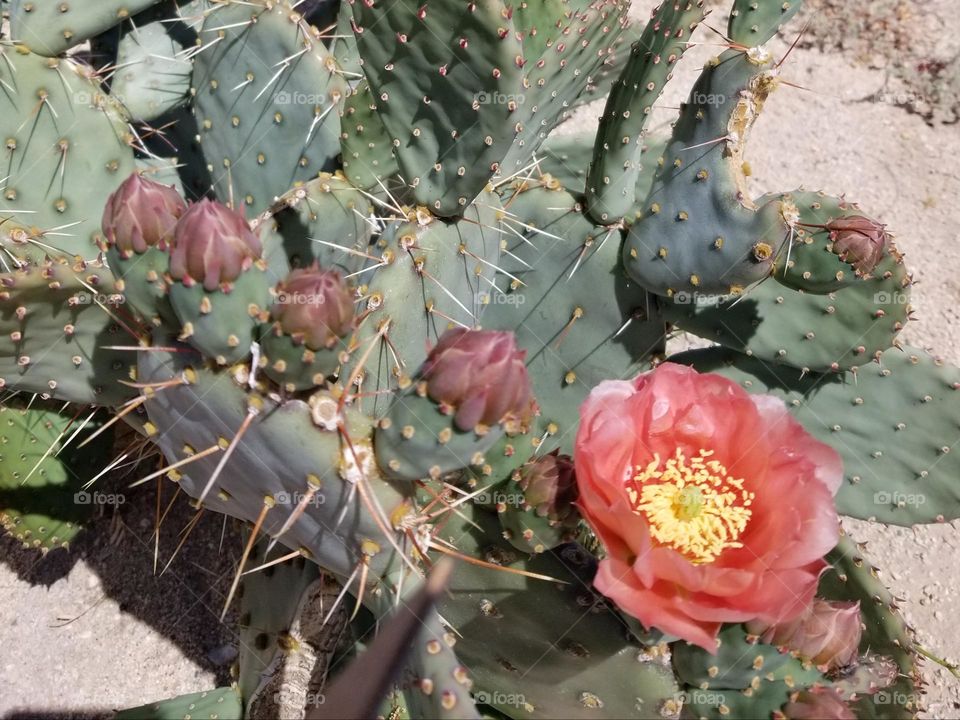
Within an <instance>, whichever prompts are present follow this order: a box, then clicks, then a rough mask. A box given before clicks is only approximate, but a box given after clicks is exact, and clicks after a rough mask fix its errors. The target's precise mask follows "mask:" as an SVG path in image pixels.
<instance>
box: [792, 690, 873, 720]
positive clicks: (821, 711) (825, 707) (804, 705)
mask: <svg viewBox="0 0 960 720" xmlns="http://www.w3.org/2000/svg"><path fill="white" fill-rule="evenodd" d="M780 713H781V715H780V717H785V718H789V720H857V716H856V715H854V714H853V710H851V709H850V706H849V705H847V704H846V703H845V702H844V701H843V698H842V697H840V693H838V692H837V691H836V690H834V689H833V688H825V687H815V688H812V689H811V690H804V691H802V692H800V693H798V694H797V696H796V697H795V698H794V699H793V700H792V701H790V702H789V703H787V704H786V705H784V706H783V708H781V710H780Z"/></svg>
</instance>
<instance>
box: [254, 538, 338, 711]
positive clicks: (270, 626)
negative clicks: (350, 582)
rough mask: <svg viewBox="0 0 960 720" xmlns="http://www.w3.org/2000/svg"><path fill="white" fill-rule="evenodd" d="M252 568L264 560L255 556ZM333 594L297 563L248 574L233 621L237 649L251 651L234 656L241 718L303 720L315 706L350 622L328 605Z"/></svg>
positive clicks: (326, 582) (328, 584)
mask: <svg viewBox="0 0 960 720" xmlns="http://www.w3.org/2000/svg"><path fill="white" fill-rule="evenodd" d="M283 552H284V553H285V552H286V550H285V549H284V550H283ZM279 555H281V552H273V553H271V555H270V556H269V557H271V558H274V557H276V556H279ZM253 561H254V562H263V561H264V558H263V556H262V554H260V556H259V558H256V557H255V558H253ZM271 570H275V572H271ZM257 576H259V577H257ZM255 578H256V579H255ZM339 593H340V586H339V585H338V584H337V583H336V582H335V581H334V580H333V579H332V578H331V577H330V575H329V574H324V573H323V572H322V571H320V572H318V570H317V568H316V566H315V565H313V564H312V563H308V562H305V561H304V560H303V558H296V559H294V560H293V561H292V562H288V563H284V564H282V565H279V566H274V567H273V568H265V569H264V570H263V571H260V572H257V573H254V574H252V576H251V577H250V579H249V580H248V581H247V584H246V587H245V588H244V594H243V600H242V604H241V616H240V622H241V630H240V634H241V638H240V644H241V647H245V646H246V645H248V644H249V645H251V647H250V648H249V649H246V648H245V649H244V650H243V651H242V655H241V657H240V667H241V677H240V683H241V685H240V688H241V691H242V695H243V698H244V706H245V707H246V708H247V713H246V716H247V717H251V718H288V717H302V716H303V714H304V712H305V711H306V713H310V712H312V711H313V710H314V709H315V708H316V706H318V705H322V703H323V701H324V697H323V690H324V686H325V681H326V680H327V675H328V673H329V672H330V670H331V669H332V661H333V654H334V652H335V651H336V650H337V648H338V645H339V643H340V641H341V639H342V638H343V635H344V631H345V630H346V626H347V623H348V619H349V615H350V610H349V608H348V606H347V605H345V604H343V602H341V604H340V605H339V606H335V605H334V603H335V602H336V601H337V596H338V595H339ZM334 607H336V608H337V610H336V612H333V613H332V614H331V611H332V609H333V608H334Z"/></svg>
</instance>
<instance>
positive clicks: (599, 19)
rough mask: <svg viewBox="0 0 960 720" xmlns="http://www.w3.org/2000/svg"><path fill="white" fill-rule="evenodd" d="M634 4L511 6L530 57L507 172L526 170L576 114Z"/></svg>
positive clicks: (603, 0)
mask: <svg viewBox="0 0 960 720" xmlns="http://www.w3.org/2000/svg"><path fill="white" fill-rule="evenodd" d="M628 5H629V3H628V2H623V0H599V1H597V0H544V1H542V2H537V3H532V2H522V3H517V4H515V5H514V6H513V7H512V8H511V11H512V20H513V26H514V28H515V32H516V33H517V36H518V37H519V38H521V41H522V43H523V58H524V66H523V70H524V77H523V88H522V90H521V91H520V94H518V95H517V96H516V97H517V98H518V104H519V105H520V106H521V107H520V108H519V109H520V110H521V111H522V112H523V113H525V114H526V117H525V118H524V119H522V120H521V122H522V128H521V129H520V132H519V133H518V135H517V137H516V139H515V140H514V143H513V146H512V147H511V148H510V152H509V153H507V157H505V158H504V160H503V162H502V163H501V164H500V174H501V175H505V176H508V177H513V176H514V175H515V174H516V173H518V172H519V173H522V172H523V170H524V168H525V167H526V166H527V164H528V163H527V161H528V159H529V158H530V155H531V153H534V152H536V150H537V148H538V147H539V146H540V144H541V143H542V142H544V140H546V138H547V136H548V134H549V133H550V131H551V130H553V128H554V127H556V126H557V125H558V124H560V123H561V122H563V121H565V120H567V119H568V118H570V116H571V112H570V111H571V108H572V106H573V105H574V104H575V102H576V99H577V98H579V97H580V96H581V95H582V94H583V93H584V91H586V89H587V88H588V87H589V86H590V84H591V82H592V80H593V79H594V77H595V76H596V75H598V74H599V73H600V72H601V70H602V68H603V63H604V61H605V60H606V59H607V57H608V56H609V54H610V53H611V52H613V51H614V49H615V48H616V47H617V46H618V45H619V44H620V40H621V36H622V35H623V33H624V29H625V27H626V26H627V24H628V23H627V16H626V11H627V7H628ZM574 38H575V41H574V42H571V40H573V39H574ZM501 92H503V89H502V88H501ZM498 100H499V99H498V98H493V101H494V102H497V101H498ZM507 102H508V103H509V99H508V100H507ZM578 189H579V188H578Z"/></svg>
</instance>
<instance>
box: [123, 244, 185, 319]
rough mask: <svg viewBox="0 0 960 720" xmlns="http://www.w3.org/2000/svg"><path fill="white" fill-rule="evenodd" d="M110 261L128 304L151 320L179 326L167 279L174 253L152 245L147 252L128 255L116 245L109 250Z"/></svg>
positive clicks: (144, 317) (142, 316)
mask: <svg viewBox="0 0 960 720" xmlns="http://www.w3.org/2000/svg"><path fill="white" fill-rule="evenodd" d="M107 262H109V263H110V268H111V269H112V270H113V274H114V275H115V276H116V278H117V286H118V287H119V288H122V291H123V297H124V301H125V303H126V304H127V306H128V307H130V308H131V309H132V310H134V311H135V312H136V313H137V314H138V315H139V316H140V317H141V318H143V319H144V320H146V321H147V322H150V323H153V324H155V325H160V324H161V323H163V322H164V321H166V322H168V323H170V324H171V325H172V326H175V325H176V316H175V315H174V312H173V308H172V307H171V306H170V301H169V299H168V294H169V291H170V289H169V285H168V284H167V281H166V279H165V274H166V272H167V269H168V268H169V265H170V256H169V255H168V254H167V253H166V252H164V251H163V250H158V249H157V248H155V247H151V248H147V251H146V252H144V253H140V254H136V253H132V254H131V255H130V257H127V258H124V257H122V255H121V253H120V252H119V251H118V250H117V247H116V246H115V245H114V246H111V247H110V248H109V249H108V250H107Z"/></svg>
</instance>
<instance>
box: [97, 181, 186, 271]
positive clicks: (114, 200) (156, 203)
mask: <svg viewBox="0 0 960 720" xmlns="http://www.w3.org/2000/svg"><path fill="white" fill-rule="evenodd" d="M186 209H187V203H186V202H185V201H184V199H183V198H182V197H180V194H179V193H178V192H177V191H176V190H175V189H174V188H172V187H168V186H167V185H161V184H160V183H158V182H154V181H153V180H148V179H147V178H145V177H143V176H142V175H140V173H133V174H132V175H130V177H128V178H127V179H126V180H124V181H123V183H122V184H121V185H120V187H118V188H117V189H116V190H115V191H114V192H113V193H112V194H111V195H110V197H109V198H107V204H106V207H105V208H104V209H103V220H102V222H101V225H102V227H103V234H104V235H105V236H106V238H107V241H108V242H109V243H110V244H111V245H115V246H116V247H117V249H119V250H120V251H121V252H122V253H125V254H129V253H131V252H137V253H144V252H146V251H147V248H150V247H159V248H160V249H161V250H163V249H165V248H166V245H167V244H169V243H170V241H171V240H172V239H173V230H174V227H175V226H176V224H177V220H179V219H180V216H182V215H183V213H184V212H185V211H186Z"/></svg>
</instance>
